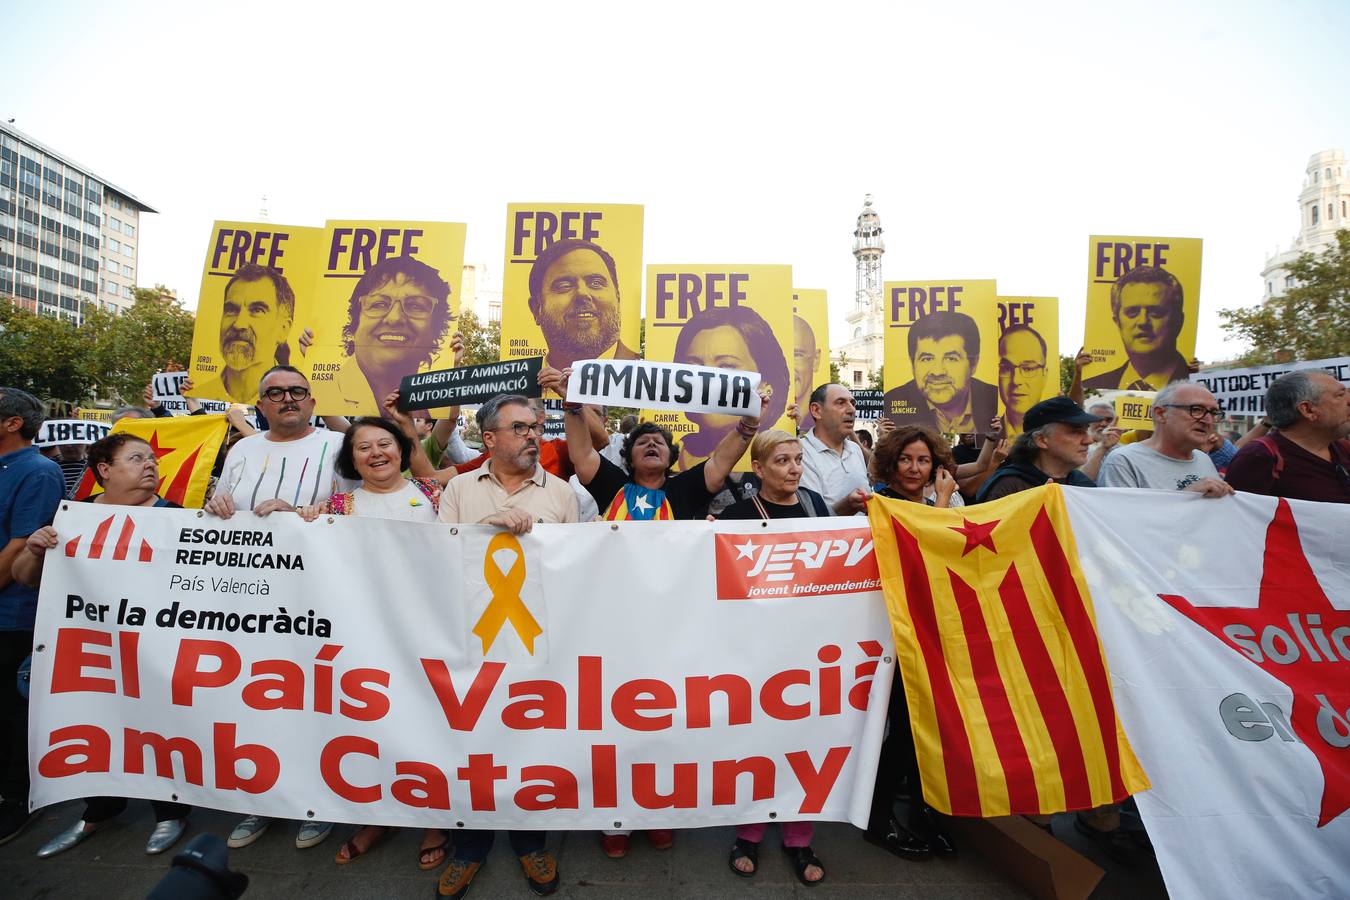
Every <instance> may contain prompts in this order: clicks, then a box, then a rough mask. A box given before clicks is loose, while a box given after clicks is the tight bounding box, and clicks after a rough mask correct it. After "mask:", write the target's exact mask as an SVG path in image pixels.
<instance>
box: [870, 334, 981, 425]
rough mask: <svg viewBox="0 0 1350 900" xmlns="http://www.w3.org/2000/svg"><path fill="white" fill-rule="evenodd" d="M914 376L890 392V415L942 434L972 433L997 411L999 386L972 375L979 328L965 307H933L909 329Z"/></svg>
mask: <svg viewBox="0 0 1350 900" xmlns="http://www.w3.org/2000/svg"><path fill="white" fill-rule="evenodd" d="M908 343H909V358H910V361H911V362H912V363H913V366H914V380H913V381H907V382H905V383H904V384H902V385H900V386H899V387H897V388H892V389H891V390H889V391H887V392H886V396H885V398H884V399H885V411H886V415H887V417H889V418H890V419H891V420H892V421H894V422H895V423H896V424H897V425H927V426H928V427H930V428H933V429H935V430H936V431H938V432H940V433H942V434H971V433H973V432H975V431H976V430H977V428H976V423H977V422H988V421H990V420H991V419H993V418H994V416H996V415H998V388H996V387H995V386H994V385H992V384H986V383H984V382H983V381H980V380H978V379H976V378H975V377H974V372H975V369H976V367H977V366H978V365H979V362H980V330H979V328H978V327H977V326H976V325H975V320H974V319H972V318H971V317H970V316H968V315H966V314H965V313H959V312H936V313H929V314H928V315H926V316H924V317H923V318H922V319H919V320H918V321H917V322H915V323H914V324H913V325H912V326H910V329H909V338H908Z"/></svg>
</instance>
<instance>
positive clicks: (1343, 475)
mask: <svg viewBox="0 0 1350 900" xmlns="http://www.w3.org/2000/svg"><path fill="white" fill-rule="evenodd" d="M1264 424H1265V425H1266V426H1267V428H1274V429H1276V430H1275V432H1274V433H1273V434H1269V435H1265V436H1262V437H1259V438H1256V439H1255V440H1251V441H1248V442H1247V443H1246V444H1245V445H1244V446H1243V447H1242V449H1241V450H1239V451H1238V454H1237V456H1236V457H1234V459H1233V461H1232V463H1231V464H1229V466H1228V483H1229V484H1231V485H1232V486H1233V487H1234V488H1236V489H1237V490H1239V491H1247V492H1248V493H1252V494H1267V495H1269V496H1272V497H1290V498H1293V499H1297V500H1320V501H1322V502H1324V503H1350V441H1347V440H1346V439H1347V438H1350V390H1347V389H1346V386H1345V385H1344V384H1341V383H1340V382H1339V381H1337V380H1336V379H1335V378H1332V377H1331V376H1330V375H1328V374H1327V373H1326V372H1318V371H1306V372H1290V373H1289V374H1287V375H1283V376H1281V377H1279V378H1277V379H1275V381H1273V382H1272V383H1271V385H1270V387H1269V388H1268V389H1267V390H1266V421H1265V423H1264Z"/></svg>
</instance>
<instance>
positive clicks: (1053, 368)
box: [998, 297, 1059, 437]
mask: <svg viewBox="0 0 1350 900" xmlns="http://www.w3.org/2000/svg"><path fill="white" fill-rule="evenodd" d="M1058 393H1059V299H1058V298H1056V297H999V298H998V402H999V408H1000V409H1002V410H1003V421H1004V424H1005V426H1006V428H1007V433H1008V437H1015V436H1017V435H1019V434H1021V433H1022V431H1023V428H1022V417H1023V416H1025V415H1026V414H1027V410H1029V409H1031V408H1032V407H1033V406H1035V405H1036V404H1037V403H1040V402H1041V401H1042V400H1049V399H1050V398H1051V397H1054V396H1055V395H1056V394H1058Z"/></svg>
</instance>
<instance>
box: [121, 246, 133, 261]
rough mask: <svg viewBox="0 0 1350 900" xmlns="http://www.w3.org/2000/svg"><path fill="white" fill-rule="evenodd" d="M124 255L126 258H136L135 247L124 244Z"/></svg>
mask: <svg viewBox="0 0 1350 900" xmlns="http://www.w3.org/2000/svg"><path fill="white" fill-rule="evenodd" d="M122 255H124V256H130V257H132V258H135V256H136V248H135V247H133V246H131V245H130V244H123V245H122Z"/></svg>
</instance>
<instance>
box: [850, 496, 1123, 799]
mask: <svg viewBox="0 0 1350 900" xmlns="http://www.w3.org/2000/svg"><path fill="white" fill-rule="evenodd" d="M867 507H868V517H869V520H870V522H871V525H872V536H873V540H874V542H875V547H876V557H877V565H878V568H879V569H880V572H881V584H882V590H883V591H884V593H885V596H886V606H887V608H888V609H889V611H890V616H891V624H892V628H893V629H894V632H895V649H896V660H897V661H898V663H899V665H900V676H901V677H902V678H903V680H904V686H905V696H906V698H907V699H908V701H909V714H910V724H911V726H912V729H913V732H914V742H915V747H916V748H917V752H918V759H919V769H920V773H921V776H922V779H923V792H924V799H925V800H926V801H927V802H928V803H929V804H930V805H931V806H933V807H934V808H935V809H938V810H940V811H942V812H944V813H948V814H950V815H957V816H980V817H992V816H1006V815H1010V814H1011V815H1035V814H1050V813H1055V812H1062V811H1065V810H1082V809H1091V808H1093V807H1096V806H1102V805H1105V804H1108V803H1117V802H1120V801H1121V800H1124V799H1125V798H1126V797H1127V796H1128V795H1130V794H1133V793H1135V792H1137V791H1142V790H1147V789H1148V787H1149V781H1148V777H1147V776H1146V775H1145V774H1144V771H1143V769H1142V768H1141V767H1140V765H1139V761H1138V760H1137V759H1136V758H1135V755H1134V751H1133V749H1131V747H1130V743H1129V741H1128V740H1127V738H1126V736H1125V730H1124V728H1123V726H1122V725H1121V724H1120V720H1119V718H1118V717H1117V716H1116V709H1115V703H1114V701H1113V700H1112V696H1111V683H1110V677H1109V674H1108V672H1107V668H1106V657H1105V656H1104V655H1103V653H1102V647H1101V642H1100V640H1099V638H1098V636H1097V631H1096V625H1095V621H1094V614H1093V609H1092V598H1091V597H1090V596H1089V594H1088V590H1087V584H1086V582H1085V581H1084V578H1083V573H1082V572H1081V571H1080V570H1079V567H1078V552H1077V549H1076V547H1075V545H1074V539H1073V532H1072V531H1071V530H1070V527H1069V519H1068V513H1067V511H1066V509H1065V505H1064V496H1063V493H1062V491H1061V489H1060V488H1059V487H1058V486H1049V487H1042V488H1036V489H1033V490H1029V491H1023V492H1021V493H1018V494H1013V495H1010V496H1008V497H1005V498H1003V499H1001V500H997V501H994V502H991V503H982V504H980V505H979V506H976V507H968V508H957V509H932V508H929V507H927V506H924V505H922V504H918V503H911V502H907V501H898V500H887V499H884V498H881V497H873V499H872V500H870V501H869V502H868V504H867Z"/></svg>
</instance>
